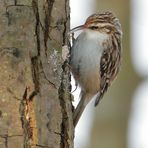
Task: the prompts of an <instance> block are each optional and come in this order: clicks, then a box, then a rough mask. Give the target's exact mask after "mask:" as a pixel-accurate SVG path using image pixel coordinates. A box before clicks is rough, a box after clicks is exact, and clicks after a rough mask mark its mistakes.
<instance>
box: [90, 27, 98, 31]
mask: <svg viewBox="0 0 148 148" xmlns="http://www.w3.org/2000/svg"><path fill="white" fill-rule="evenodd" d="M89 29H92V30H96V29H98V26H90V27H89Z"/></svg>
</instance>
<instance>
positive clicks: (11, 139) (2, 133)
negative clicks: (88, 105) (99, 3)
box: [0, 0, 74, 148]
mask: <svg viewBox="0 0 148 148" xmlns="http://www.w3.org/2000/svg"><path fill="white" fill-rule="evenodd" d="M69 13H70V12H69V0H32V1H30V0H14V1H13V0H0V148H23V147H24V148H36V147H45V148H46V147H47V148H72V147H73V133H74V129H73V121H72V104H71V95H70V74H69V68H68V66H66V64H65V63H63V60H62V58H61V52H62V45H64V44H66V34H67V31H68V30H69V19H70V17H69Z"/></svg>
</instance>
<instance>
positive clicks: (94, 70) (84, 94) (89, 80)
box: [70, 12, 122, 126]
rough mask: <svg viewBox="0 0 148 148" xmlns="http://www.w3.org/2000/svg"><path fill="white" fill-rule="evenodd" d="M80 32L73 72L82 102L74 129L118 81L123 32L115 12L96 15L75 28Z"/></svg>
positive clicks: (72, 58)
mask: <svg viewBox="0 0 148 148" xmlns="http://www.w3.org/2000/svg"><path fill="white" fill-rule="evenodd" d="M78 30H81V33H80V34H79V35H78V37H77V38H76V39H75V40H74V42H73V45H72V47H71V52H70V69H71V72H72V75H73V77H74V79H75V82H76V84H78V85H79V86H80V88H81V92H80V101H79V103H78V105H77V107H76V109H75V111H74V115H73V120H74V126H76V125H77V122H78V121H79V118H80V117H81V114H82V113H83V111H84V109H85V107H86V106H87V104H88V103H89V101H90V100H91V99H92V98H95V106H97V105H98V103H99V101H100V99H101V98H102V97H103V95H104V93H105V92H106V91H107V90H108V88H109V86H110V85H111V84H112V82H113V80H114V79H115V78H116V76H117V74H118V72H119V69H120V65H121V52H122V51H121V42H122V41H121V40H122V29H121V25H120V23H119V20H118V19H117V17H116V16H115V15H114V14H113V13H112V12H103V13H95V14H93V15H91V16H89V17H88V18H87V20H86V22H85V23H84V24H83V25H81V26H78V27H75V28H73V29H72V30H71V31H70V34H72V33H74V32H76V31H78Z"/></svg>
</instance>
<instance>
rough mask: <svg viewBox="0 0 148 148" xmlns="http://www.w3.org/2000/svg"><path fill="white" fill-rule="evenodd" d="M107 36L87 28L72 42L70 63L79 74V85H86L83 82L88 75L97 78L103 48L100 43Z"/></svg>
mask: <svg viewBox="0 0 148 148" xmlns="http://www.w3.org/2000/svg"><path fill="white" fill-rule="evenodd" d="M107 38H108V36H107V34H103V33H99V32H98V31H91V30H88V29H87V30H84V31H83V32H82V33H81V34H80V35H79V36H78V37H77V39H76V41H75V42H74V44H73V46H72V50H71V63H70V64H71V67H72V70H73V71H74V72H75V73H76V74H78V75H79V79H78V81H80V82H79V83H82V84H81V85H86V84H83V83H84V82H85V81H88V77H90V76H93V75H94V76H96V77H98V79H99V67H100V58H101V55H102V52H103V50H104V49H103V46H102V43H103V42H104V41H105V40H106V39H107ZM94 72H96V73H94ZM86 79H87V80H86ZM96 79H97V78H96Z"/></svg>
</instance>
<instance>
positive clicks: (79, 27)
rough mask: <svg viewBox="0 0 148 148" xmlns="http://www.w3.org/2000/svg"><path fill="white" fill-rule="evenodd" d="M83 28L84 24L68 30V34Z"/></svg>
mask: <svg viewBox="0 0 148 148" xmlns="http://www.w3.org/2000/svg"><path fill="white" fill-rule="evenodd" d="M84 28H85V25H80V26H77V27H75V28H73V29H71V30H70V32H69V34H71V33H74V32H76V31H79V30H82V29H84Z"/></svg>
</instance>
